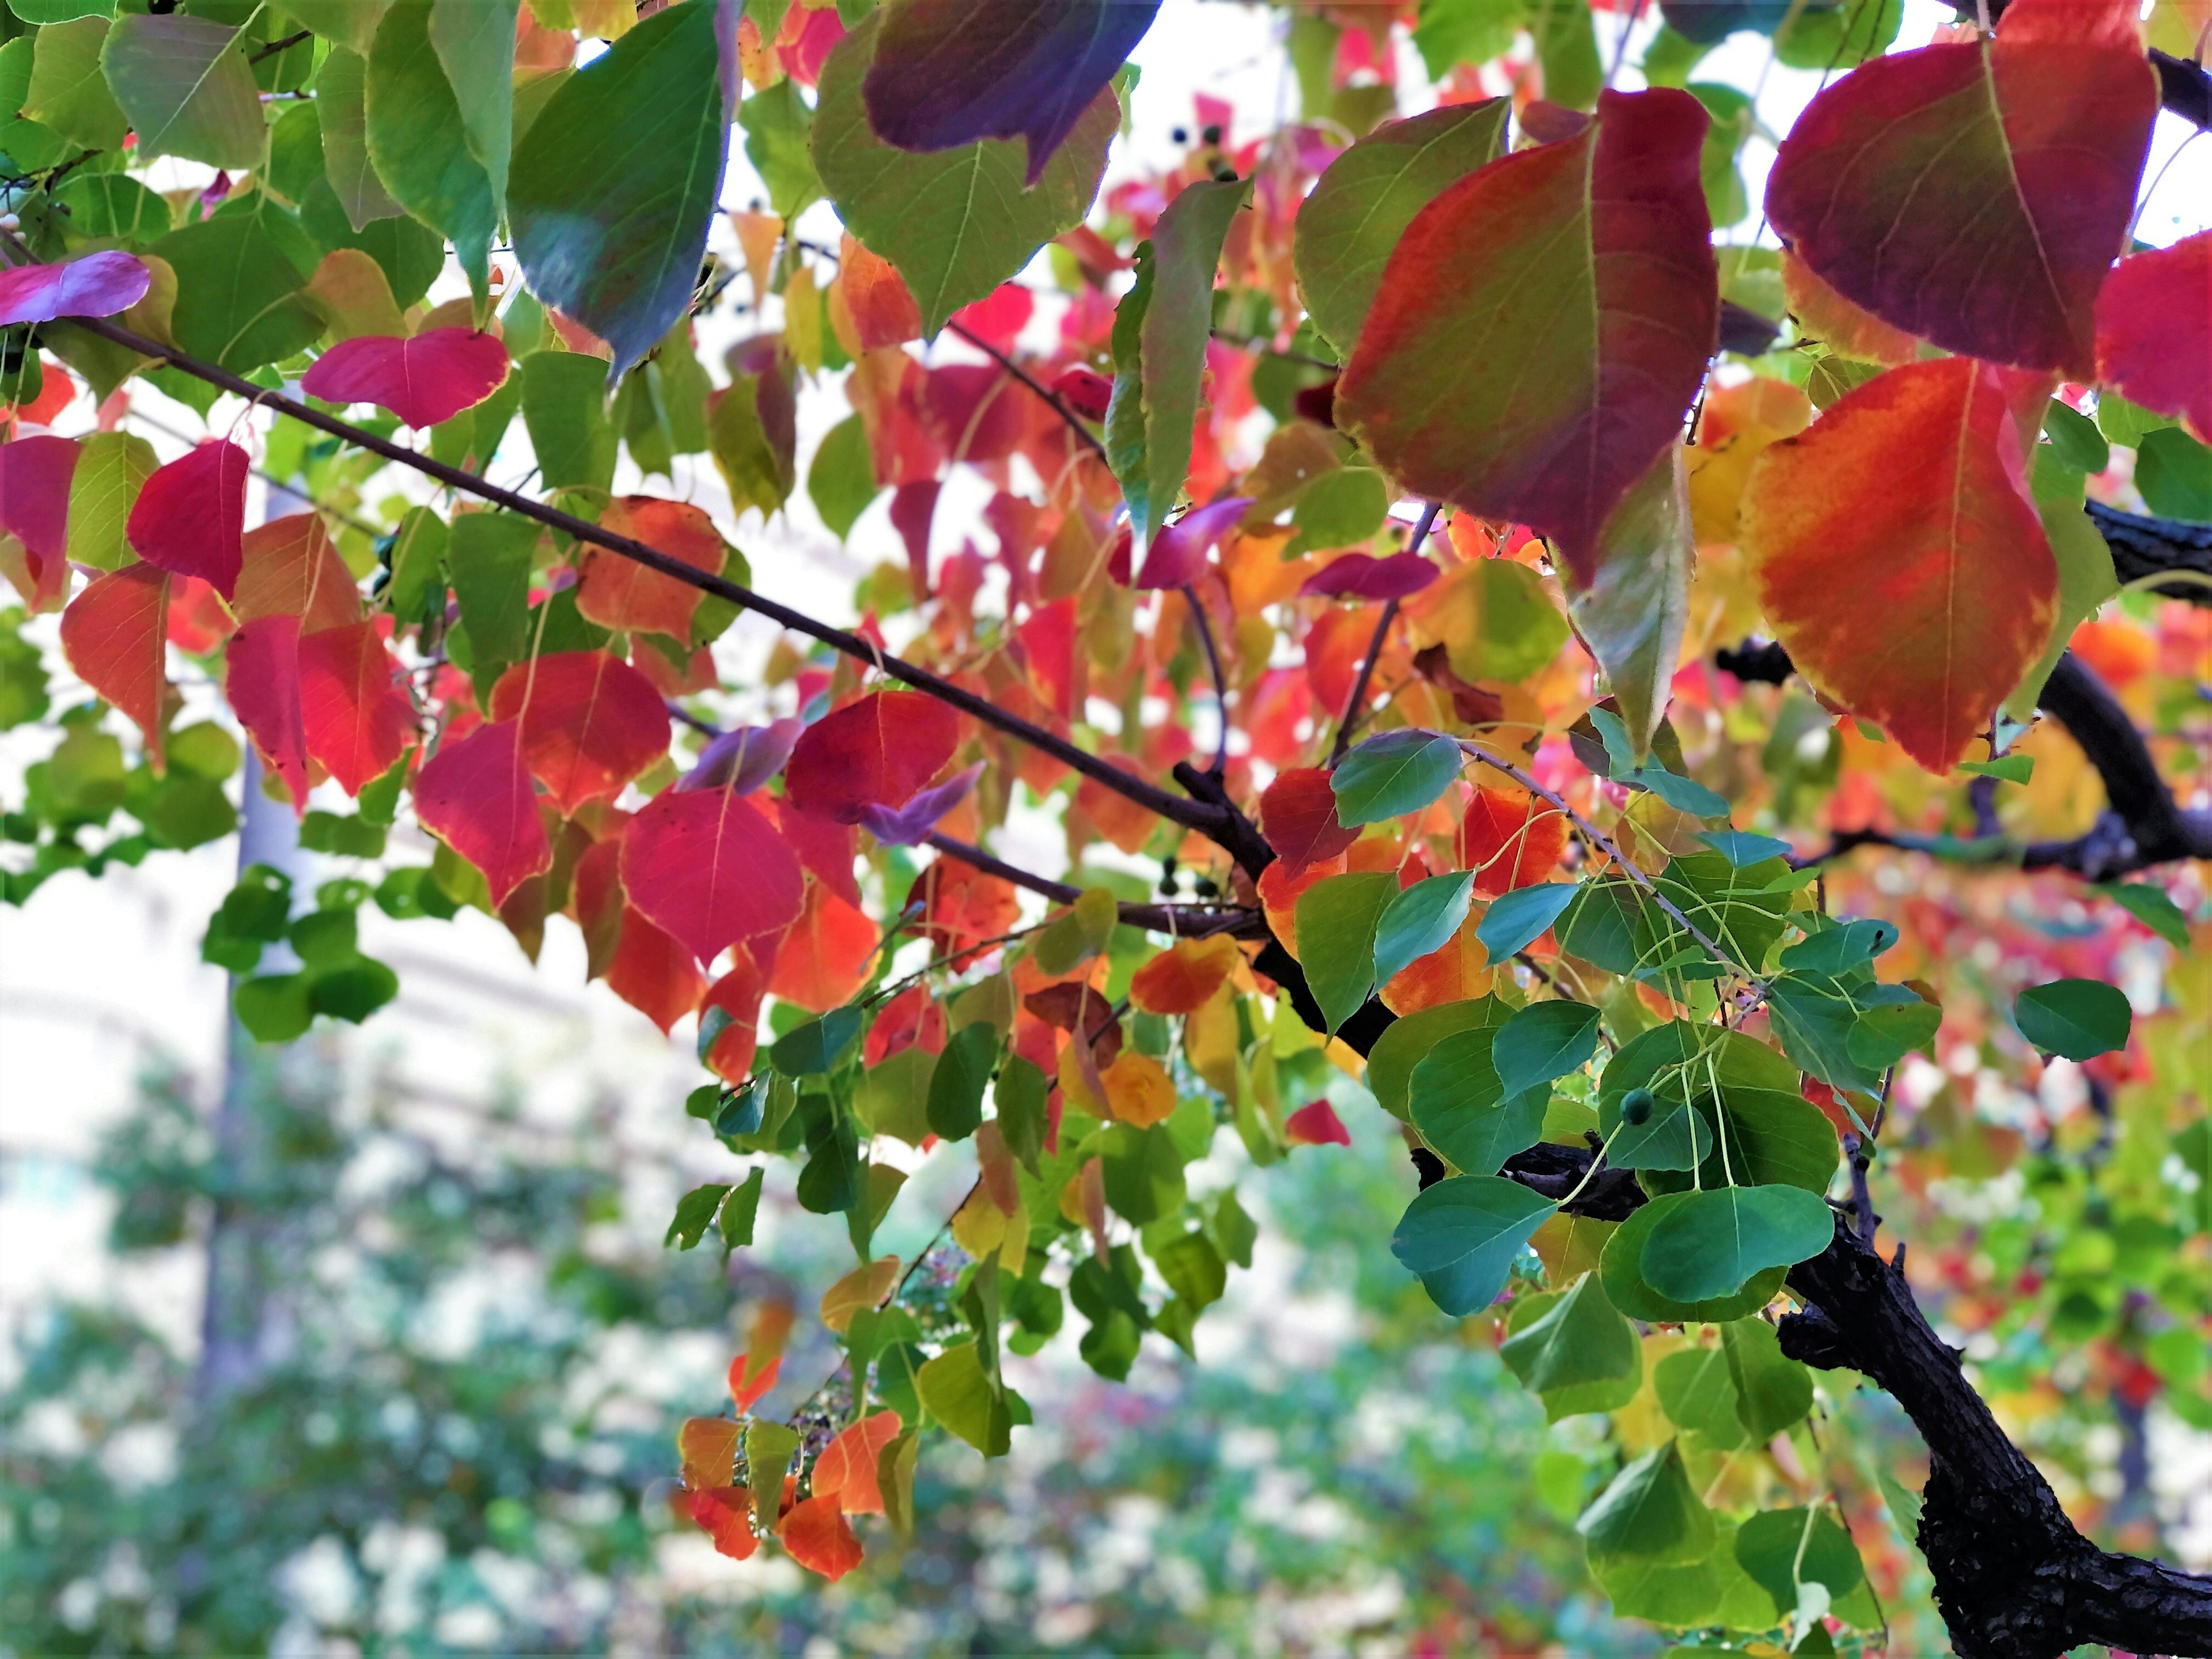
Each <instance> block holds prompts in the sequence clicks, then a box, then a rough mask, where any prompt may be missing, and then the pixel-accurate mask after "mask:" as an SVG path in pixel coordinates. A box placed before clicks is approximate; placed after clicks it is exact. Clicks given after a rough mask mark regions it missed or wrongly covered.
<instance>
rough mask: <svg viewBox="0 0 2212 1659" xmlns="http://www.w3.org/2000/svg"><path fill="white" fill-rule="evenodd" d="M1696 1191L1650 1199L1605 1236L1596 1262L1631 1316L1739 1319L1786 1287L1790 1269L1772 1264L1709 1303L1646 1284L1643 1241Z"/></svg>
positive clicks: (1670, 1320) (1667, 1320)
mask: <svg viewBox="0 0 2212 1659" xmlns="http://www.w3.org/2000/svg"><path fill="white" fill-rule="evenodd" d="M1696 1195H1697V1194H1693V1193H1664V1194H1660V1195H1659V1196H1657V1197H1655V1198H1654V1199H1652V1200H1651V1201H1650V1203H1648V1204H1643V1205H1639V1206H1637V1208H1636V1210H1635V1212H1633V1213H1632V1214H1631V1215H1630V1216H1629V1218H1628V1219H1627V1220H1626V1221H1624V1222H1622V1223H1621V1224H1620V1228H1619V1229H1618V1230H1617V1231H1615V1232H1614V1233H1613V1237H1610V1238H1608V1239H1607V1240H1606V1242H1605V1253H1604V1255H1603V1256H1602V1257H1601V1258H1600V1261H1599V1264H1598V1266H1599V1271H1600V1272H1601V1273H1604V1275H1605V1293H1606V1294H1607V1296H1609V1297H1612V1298H1613V1306H1614V1307H1616V1308H1618V1309H1620V1311H1621V1312H1622V1313H1624V1314H1626V1316H1628V1317H1629V1318H1631V1319H1641V1320H1644V1321H1645V1322H1647V1323H1650V1324H1667V1325H1681V1324H1687V1323H1689V1322H1692V1321H1702V1322H1719V1321H1721V1320H1724V1319H1741V1318H1744V1317H1745V1316H1747V1315H1750V1314H1754V1313H1757V1312H1758V1311H1759V1310H1760V1309H1761V1308H1764V1307H1765V1305H1766V1304H1767V1303H1768V1302H1770V1301H1771V1300H1772V1299H1773V1297H1774V1293H1775V1292H1776V1291H1778V1290H1780V1289H1781V1288H1782V1279H1783V1276H1784V1274H1785V1273H1788V1272H1789V1269H1788V1268H1787V1267H1769V1268H1767V1269H1765V1271H1764V1272H1762V1273H1758V1274H1756V1275H1755V1276H1754V1277H1753V1279H1752V1280H1751V1282H1750V1283H1749V1284H1747V1285H1745V1286H1744V1287H1743V1289H1742V1290H1741V1291H1737V1292H1736V1293H1735V1295H1733V1296H1723V1297H1714V1298H1713V1299H1712V1300H1711V1301H1707V1302H1677V1301H1675V1300H1674V1298H1673V1297H1668V1296H1666V1295H1663V1294H1662V1293H1661V1292H1660V1291H1658V1290H1657V1289H1656V1288H1655V1287H1654V1286H1653V1285H1650V1283H1649V1282H1647V1280H1646V1279H1645V1278H1644V1271H1643V1266H1642V1257H1643V1254H1644V1243H1645V1242H1646V1241H1647V1240H1648V1239H1649V1238H1650V1236H1651V1232H1652V1230H1653V1229H1654V1228H1656V1226H1657V1225H1659V1224H1660V1223H1661V1222H1662V1221H1664V1220H1665V1219H1666V1218H1668V1216H1670V1215H1672V1214H1673V1213H1674V1212H1675V1211H1676V1210H1677V1209H1679V1208H1680V1206H1682V1205H1683V1204H1685V1203H1686V1202H1687V1201H1688V1200H1690V1199H1692V1198H1693V1197H1695V1196H1696Z"/></svg>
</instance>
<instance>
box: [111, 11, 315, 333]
mask: <svg viewBox="0 0 2212 1659" xmlns="http://www.w3.org/2000/svg"><path fill="white" fill-rule="evenodd" d="M152 21H160V20H152ZM226 205H228V204H226ZM148 252H150V253H153V254H155V255H156V256H157V257H159V258H163V259H166V260H167V261H168V262H169V264H170V265H171V266H172V267H173V269H174V270H175V271H176V273H177V304H176V309H175V311H174V312H173V313H172V314H171V317H170V322H169V326H170V331H171V332H172V333H173V334H174V335H175V337H176V341H177V343H178V344H179V345H180V346H182V347H183V348H184V349H185V350H186V351H189V352H190V353H191V354H192V356H195V357H198V358H201V359H204V361H206V362H213V363H217V364H220V365H221V366H222V367H223V368H227V369H229V370H230V371H231V372H232V373H233V374H246V373H249V372H250V371H252V370H253V369H257V368H262V367H263V366H264V365H265V364H268V363H273V362H279V361H281V360H283V358H286V357H290V356H295V355H296V354H297V353H299V352H301V351H304V350H305V349H307V347H308V346H310V345H312V344H313V343H314V342H315V341H316V339H317V338H318V337H320V336H321V334H322V332H323V318H322V313H320V312H319V311H317V310H316V309H315V307H313V305H312V304H311V303H309V301H308V300H307V295H305V294H304V293H303V292H302V291H301V290H302V289H303V288H304V287H305V286H306V283H307V277H308V276H309V275H310V274H311V273H312V272H313V270H314V267H315V264H316V258H315V251H314V247H313V244H312V243H310V242H309V241H308V240H307V235H306V234H305V233H304V232H302V231H301V229H300V228H299V226H298V224H297V223H296V222H295V221H294V220H293V219H292V218H291V216H289V215H288V214H286V213H285V212H284V211H283V210H282V209H281V208H277V207H275V206H272V205H267V204H266V200H265V198H264V197H255V198H254V204H253V205H252V206H251V207H250V208H249V209H248V210H245V211H240V212H224V213H218V214H217V215H216V216H215V217H214V218H212V219H209V220H205V221H204V222H201V223H199V224H197V225H187V226H185V228H184V229H182V230H179V231H173V232H171V233H170V234H168V235H167V236H164V237H163V238H162V239H161V240H160V241H158V242H156V243H155V244H154V246H152V247H151V248H149V250H148Z"/></svg>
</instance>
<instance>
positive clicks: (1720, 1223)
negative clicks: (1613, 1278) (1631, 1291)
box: [1638, 1187, 1835, 1302]
mask: <svg viewBox="0 0 2212 1659" xmlns="http://www.w3.org/2000/svg"><path fill="white" fill-rule="evenodd" d="M1834 1231H1835V1226H1834V1219H1833V1217H1832V1215H1831V1213H1830V1212H1829V1209H1828V1206H1827V1205H1826V1203H1824V1202H1823V1201H1822V1200H1820V1196H1819V1195H1818V1194H1814V1193H1808V1192H1807V1191H1806V1190H1805V1189H1804V1188H1802V1187H1722V1188H1717V1189H1711V1190H1707V1191H1704V1192H1695V1193H1691V1194H1687V1195H1686V1198H1685V1199H1684V1200H1683V1201H1682V1202H1680V1203H1679V1204H1678V1205H1677V1206H1675V1207H1674V1209H1672V1210H1670V1211H1669V1212H1668V1213H1667V1215H1665V1216H1664V1217H1663V1218H1661V1219H1660V1220H1659V1221H1658V1222H1657V1223H1656V1224H1655V1225H1653V1227H1652V1229H1651V1232H1650V1237H1648V1238H1646V1239H1645V1240H1644V1250H1643V1254H1642V1255H1641V1256H1640V1257H1639V1258H1638V1266H1639V1267H1640V1268H1641V1270H1642V1273H1643V1276H1644V1281H1645V1282H1646V1283H1647V1284H1649V1285H1650V1286H1651V1288H1652V1289H1653V1290H1655V1291H1658V1292H1659V1294H1660V1295H1662V1296H1664V1297H1672V1298H1673V1299H1674V1300H1675V1301H1677V1302H1710V1301H1716V1300H1718V1299H1719V1298H1721V1297H1729V1296H1734V1295H1735V1293H1736V1292H1737V1291H1741V1289H1742V1288H1743V1287H1744V1286H1745V1285H1747V1283H1749V1282H1750V1281H1751V1279H1753V1277H1754V1276H1755V1275H1756V1274H1758V1273H1759V1272H1761V1271H1762V1270H1763V1269H1765V1268H1769V1267H1789V1266H1790V1265H1791V1264H1793V1263H1795V1262H1799V1261H1804V1260H1805V1259H1806V1258H1807V1257H1808V1256H1813V1255H1819V1254H1820V1252H1821V1251H1822V1250H1823V1249H1826V1248H1827V1243H1828V1240H1829V1238H1830V1237H1831V1236H1832V1234H1833V1232H1834Z"/></svg>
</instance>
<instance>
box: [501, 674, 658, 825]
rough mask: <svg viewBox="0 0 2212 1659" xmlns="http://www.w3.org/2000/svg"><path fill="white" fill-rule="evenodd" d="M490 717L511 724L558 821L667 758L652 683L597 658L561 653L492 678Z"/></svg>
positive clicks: (611, 795) (614, 792)
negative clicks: (517, 729) (517, 730)
mask: <svg viewBox="0 0 2212 1659" xmlns="http://www.w3.org/2000/svg"><path fill="white" fill-rule="evenodd" d="M491 717H492V718H493V719H494V720H513V721H514V722H515V724H516V726H519V727H520V730H521V732H522V753H523V757H524V758H525V759H526V761H527V762H528V763H529V765H530V770H531V773H532V775H533V776H535V777H536V778H537V779H538V781H539V782H540V783H542V784H544V786H545V789H546V793H547V794H548V795H549V796H550V799H552V802H553V804H554V805H556V806H557V807H559V808H560V809H561V813H562V817H568V815H569V814H571V813H573V812H574V811H575V810H576V809H577V808H578V807H579V806H580V805H583V804H584V803H585V802H586V801H588V800H611V799H613V798H614V797H615V796H616V795H617V794H620V793H622V789H623V785H625V784H627V783H628V782H629V781H630V780H631V779H632V778H634V777H635V776H636V775H638V774H639V773H641V772H642V771H644V770H645V769H646V768H647V767H648V766H650V765H652V764H653V762H655V761H657V760H659V758H660V757H662V756H663V755H665V754H666V753H667V752H668V707H667V705H666V704H665V703H664V702H662V701H661V698H660V694H659V692H657V691H655V690H653V683H652V682H651V681H650V680H648V679H647V678H645V676H644V675H642V674H641V673H639V672H638V671H637V670H635V668H632V667H631V666H630V665H629V664H628V663H626V662H623V661H622V660H621V659H618V658H616V657H613V656H611V655H609V654H608V653H606V652H604V651H563V652H560V653H556V654H554V655H551V656H542V657H537V658H533V659H532V660H530V661H528V662H520V663H517V664H515V665H514V666H513V667H512V668H510V669H508V670H507V671H506V672H505V673H504V674H502V675H501V676H500V678H499V682H498V684H495V686H493V688H492V693H491Z"/></svg>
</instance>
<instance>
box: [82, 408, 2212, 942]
mask: <svg viewBox="0 0 2212 1659" xmlns="http://www.w3.org/2000/svg"><path fill="white" fill-rule="evenodd" d="M87 447H88V448H89V447H90V443H89V441H87ZM76 465H77V476H78V477H83V476H84V467H85V463H84V462H83V461H82V460H80V461H79V462H78V463H77V464H76ZM70 512H71V514H72V516H71V519H70V529H71V532H72V534H71V539H70V548H71V552H70V558H71V559H72V560H75V559H76V552H75V551H74V549H75V547H76V539H75V534H74V532H75V529H76V519H75V516H74V514H75V512H76V494H75V491H74V490H72V491H71V494H70ZM2097 890H2098V891H2099V892H2100V893H2102V894H2103V895H2104V896H2106V898H2108V899H2110V900H2112V902H2113V903H2115V904H2117V905H2118V906H2119V907H2120V908H2122V909H2123V910H2125V911H2126V912H2127V913H2128V914H2129V915H2131V916H2133V917H2134V918H2135V919H2136V921H2139V922H2141V923H2142V925H2143V926H2144V927H2148V928H2149V929H2150V930H2151V932H2152V933H2156V934H2157V935H2158V936H2159V937H2160V939H2164V940H2165V941H2166V943H2167V944H2168V945H2172V947H2173V948H2174V949H2175V950H2177V951H2186V950H2187V949H2188V948H2189V918H2188V916H2187V915H2185V914H2184V913H2183V911H2182V908H2181V907H2180V906H2179V905H2178V904H2176V903H2175V902H2173V899H2172V896H2171V895H2170V894H2168V893H2167V892H2166V889H2164V888H2163V887H2158V886H2154V885H2153V884H2151V883H2149V882H2147V881H2129V882H2105V883H2101V884H2100V885H2099V886H2098V888H2097Z"/></svg>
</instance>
